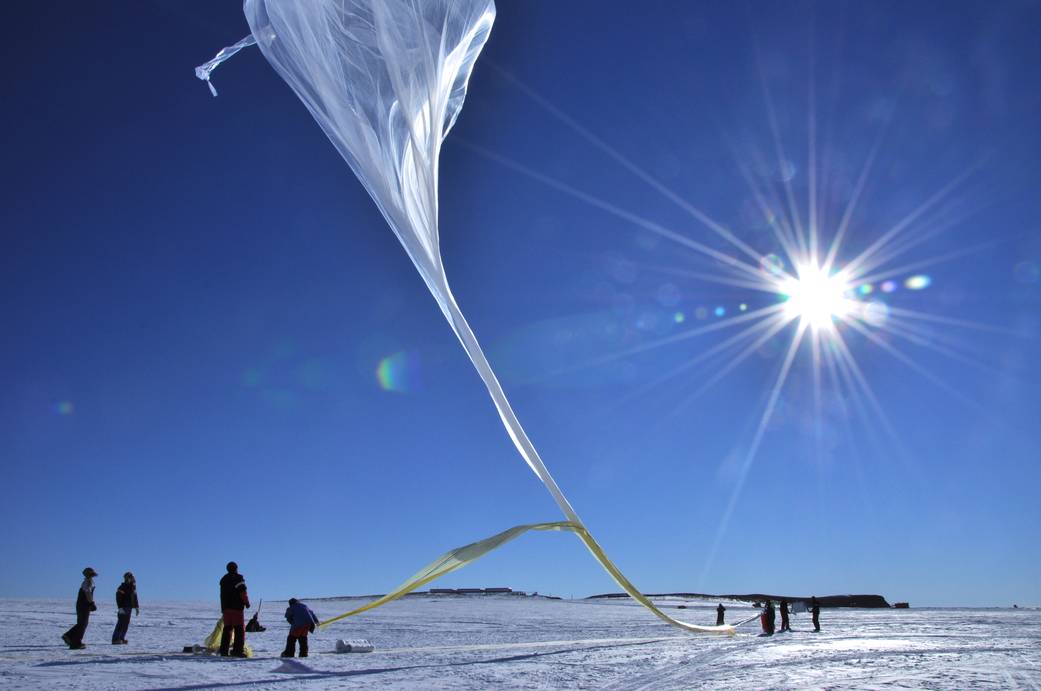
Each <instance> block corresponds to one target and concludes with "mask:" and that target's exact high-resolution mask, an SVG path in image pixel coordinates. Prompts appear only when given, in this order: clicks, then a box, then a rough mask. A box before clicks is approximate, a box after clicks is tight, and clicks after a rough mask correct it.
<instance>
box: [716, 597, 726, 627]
mask: <svg viewBox="0 0 1041 691" xmlns="http://www.w3.org/2000/svg"><path fill="white" fill-rule="evenodd" d="M726 611H727V608H726V607H724V606H723V603H722V602H720V603H719V607H716V626H722V625H723V612H726Z"/></svg>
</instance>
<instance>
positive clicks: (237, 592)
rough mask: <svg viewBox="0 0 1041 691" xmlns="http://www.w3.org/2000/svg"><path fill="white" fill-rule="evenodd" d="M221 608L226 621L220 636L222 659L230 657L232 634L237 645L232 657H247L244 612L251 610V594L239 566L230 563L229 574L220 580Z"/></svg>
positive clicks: (232, 650)
mask: <svg viewBox="0 0 1041 691" xmlns="http://www.w3.org/2000/svg"><path fill="white" fill-rule="evenodd" d="M220 608H221V616H222V618H223V620H224V631H223V632H221V636H220V654H221V657H227V656H228V654H229V653H228V647H229V645H231V637H232V634H234V636H235V644H234V647H233V648H232V649H231V656H232V657H246V651H245V646H246V626H245V624H246V622H245V621H244V620H243V610H245V609H248V608H249V593H248V592H247V591H246V579H245V578H243V577H242V574H240V573H239V565H238V564H236V563H235V562H233V561H229V562H228V572H227V573H226V574H224V576H223V577H222V578H221V579H220Z"/></svg>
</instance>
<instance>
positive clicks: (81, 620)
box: [65, 607, 90, 646]
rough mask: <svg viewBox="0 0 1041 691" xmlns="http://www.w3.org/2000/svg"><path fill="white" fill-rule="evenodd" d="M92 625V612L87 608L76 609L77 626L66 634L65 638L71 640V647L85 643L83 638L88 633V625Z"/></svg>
mask: <svg viewBox="0 0 1041 691" xmlns="http://www.w3.org/2000/svg"><path fill="white" fill-rule="evenodd" d="M89 623H90V610H89V609H86V608H83V609H81V608H79V607H77V608H76V625H75V626H73V627H72V628H71V629H69V630H68V631H66V632H65V637H68V639H69V645H70V646H77V645H80V644H81V643H83V636H84V634H86V633H87V624H89Z"/></svg>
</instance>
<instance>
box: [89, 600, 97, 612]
mask: <svg viewBox="0 0 1041 691" xmlns="http://www.w3.org/2000/svg"><path fill="white" fill-rule="evenodd" d="M90 611H91V612H97V611H98V606H97V605H95V604H94V603H93V602H91V603H90Z"/></svg>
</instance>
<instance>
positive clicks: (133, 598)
mask: <svg viewBox="0 0 1041 691" xmlns="http://www.w3.org/2000/svg"><path fill="white" fill-rule="evenodd" d="M130 610H134V611H135V612H137V616H141V608H140V606H138V603H137V581H136V580H134V574H132V573H130V572H129V571H127V572H126V573H125V574H123V582H122V583H120V584H119V587H118V588H116V628H115V630H113V631H112V645H126V642H127V629H129V628H130Z"/></svg>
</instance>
